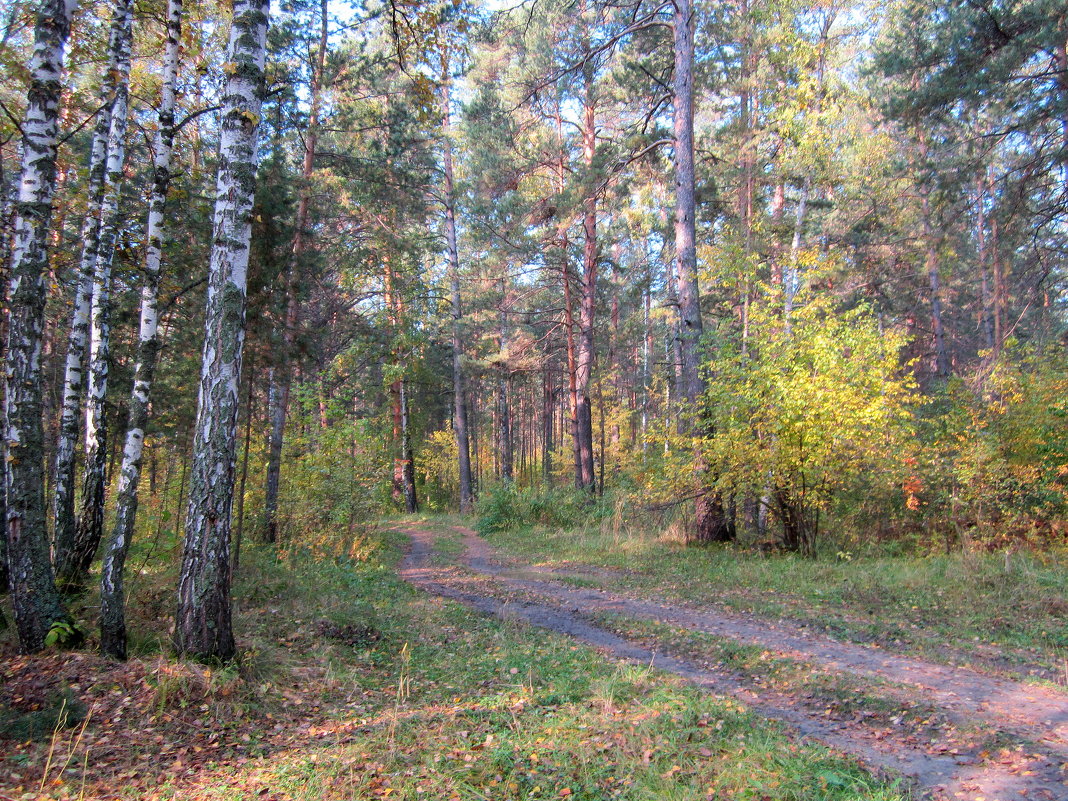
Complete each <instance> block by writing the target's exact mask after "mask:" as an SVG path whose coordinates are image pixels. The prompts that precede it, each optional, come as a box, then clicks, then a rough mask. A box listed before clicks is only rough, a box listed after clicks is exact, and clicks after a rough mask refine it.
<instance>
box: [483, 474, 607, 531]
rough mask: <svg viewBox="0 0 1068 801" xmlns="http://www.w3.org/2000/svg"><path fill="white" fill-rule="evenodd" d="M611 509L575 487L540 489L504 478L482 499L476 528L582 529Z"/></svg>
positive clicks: (508, 529) (499, 529) (601, 500)
mask: <svg viewBox="0 0 1068 801" xmlns="http://www.w3.org/2000/svg"><path fill="white" fill-rule="evenodd" d="M609 511H610V508H609V505H608V504H606V503H605V502H604V499H602V498H597V497H595V496H593V495H591V494H590V493H588V492H582V491H580V490H577V489H574V488H555V489H549V490H544V489H542V490H539V489H537V488H532V487H530V488H520V487H519V486H517V485H516V484H515V483H513V482H510V481H502V482H500V483H498V484H496V485H494V486H492V487H490V488H489V489H488V490H487V491H486V492H484V493H483V494H482V497H481V498H480V499H479V502H478V522H477V523H476V528H477V530H478V532H479V533H480V534H483V535H487V534H494V533H496V532H498V531H510V530H513V529H517V528H521V527H522V526H528V525H542V526H548V527H550V528H561V529H573V528H581V527H582V526H583V525H587V524H589V523H592V522H595V521H597V520H599V519H600V518H601V517H603V516H604V515H606V514H608V513H609Z"/></svg>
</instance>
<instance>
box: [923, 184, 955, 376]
mask: <svg viewBox="0 0 1068 801" xmlns="http://www.w3.org/2000/svg"><path fill="white" fill-rule="evenodd" d="M928 195H929V191H928V189H927V188H926V187H924V188H923V189H922V190H921V198H922V207H923V208H922V211H923V237H924V243H925V246H926V253H925V258H924V268H925V269H926V270H927V281H928V285H929V286H930V288H931V332H932V334H933V336H934V356H935V363H934V367H935V375H937V376H939V377H940V378H945V377H946V376H948V375H949V353H948V352H947V351H946V334H945V329H944V327H943V325H942V289H941V285H940V280H941V279H940V276H939V270H938V240H937V239H936V237H935V232H934V226H933V225H932V224H931V201H930V198H929V197H928Z"/></svg>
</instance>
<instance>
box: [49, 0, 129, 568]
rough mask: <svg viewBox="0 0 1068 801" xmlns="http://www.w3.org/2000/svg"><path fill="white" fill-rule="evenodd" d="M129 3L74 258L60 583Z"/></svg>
mask: <svg viewBox="0 0 1068 801" xmlns="http://www.w3.org/2000/svg"><path fill="white" fill-rule="evenodd" d="M129 8H130V3H129V0H119V2H118V3H117V4H116V6H115V9H114V12H113V17H112V21H111V31H110V34H109V37H108V65H107V69H106V70H105V72H104V76H103V80H102V82H101V86H100V113H99V114H98V115H97V120H96V125H95V126H94V128H93V140H92V146H91V148H90V151H89V176H88V187H87V196H88V202H87V204H86V210H85V219H84V220H83V221H82V228H81V242H82V252H81V257H80V258H79V260H78V273H77V278H78V286H77V289H76V290H75V296H74V308H73V311H72V317H71V323H70V329H69V331H68V335H67V357H66V363H65V366H64V371H63V401H62V406H61V412H60V419H59V434H58V437H57V441H56V455H55V471H54V473H53V475H54V482H55V495H54V498H53V506H52V520H53V527H52V537H53V549H52V561H53V564H54V565H55V568H56V573H57V575H58V576H59V577H60V579H61V580H62V579H63V578H64V577H67V576H74V575H76V574H77V572H78V571H77V568H76V567H75V565H74V562H75V561H76V560H75V556H74V549H75V546H74V542H75V537H76V535H77V524H78V521H77V517H76V516H75V514H74V468H75V453H76V452H77V448H78V435H79V433H80V426H79V418H80V416H81V415H80V413H81V406H82V392H83V390H84V388H85V386H84V381H85V357H86V347H87V345H88V343H89V316H90V312H91V309H92V301H93V275H94V271H95V269H96V263H97V256H98V254H99V252H100V220H101V209H102V207H103V203H104V191H105V177H106V175H107V170H108V165H107V162H108V136H109V133H110V131H111V120H112V107H113V104H114V101H115V99H116V93H115V89H116V86H117V83H118V79H119V72H120V57H121V56H120V53H121V42H122V39H123V38H124V31H123V28H124V26H125V24H126V23H127V22H128V21H129V19H130V15H129Z"/></svg>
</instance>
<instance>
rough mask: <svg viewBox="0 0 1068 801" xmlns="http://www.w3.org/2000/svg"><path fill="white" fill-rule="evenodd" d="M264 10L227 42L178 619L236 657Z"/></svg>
mask: <svg viewBox="0 0 1068 801" xmlns="http://www.w3.org/2000/svg"><path fill="white" fill-rule="evenodd" d="M267 14H268V2H267V0H235V2H234V10H233V25H232V27H231V31H230V41H229V44H228V47H227V58H226V64H227V65H228V67H229V69H227V71H226V72H227V75H228V78H227V81H226V87H225V90H224V93H223V110H222V126H221V132H220V142H219V170H218V176H217V178H216V194H215V219H214V235H213V237H212V242H213V243H214V244H213V246H212V249H211V264H210V267H209V282H208V296H207V304H206V308H205V314H204V323H205V330H204V352H203V361H202V364H201V372H200V393H199V397H198V400H197V422H196V428H195V431H194V443H193V468H192V471H191V473H192V475H191V477H190V487H189V506H188V513H187V516H186V525H185V547H184V550H183V554H182V568H181V574H180V577H179V587H178V610H177V612H176V614H175V618H174V619H175V626H174V646H175V649H176V650H177V652H178V653H179V654H187V655H190V656H195V657H198V658H201V659H218V660H229V659H231V658H232V657H233V656H234V636H233V629H232V623H231V615H230V510H231V506H232V504H233V498H234V468H235V461H236V459H235V457H236V451H237V413H238V407H239V405H240V402H239V398H238V384H239V381H240V377H241V355H242V349H243V346H244V339H245V293H246V287H247V283H248V256H249V238H250V235H251V230H252V204H253V199H254V195H255V191H256V164H257V139H258V133H259V122H260V109H261V103H262V95H263V78H264V69H263V67H264V51H265V47H264V43H265V40H266V36H267Z"/></svg>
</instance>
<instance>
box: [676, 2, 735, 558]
mask: <svg viewBox="0 0 1068 801" xmlns="http://www.w3.org/2000/svg"><path fill="white" fill-rule="evenodd" d="M674 12H675V13H674V25H673V28H674V37H675V75H674V79H673V90H674V106H675V108H674V114H673V122H674V132H675V153H674V159H675V268H676V276H675V280H676V282H677V286H678V294H679V297H678V301H679V305H678V311H679V334H678V341H679V355H680V357H681V372H682V390H683V393H684V398H685V400H686V402H687V403H688V404H689V405H690V406H691V408H692V407H694V406H696V404H697V403H699V401H700V399H701V395H702V394H703V392H704V380H703V378H702V376H701V357H700V346H701V336H702V334H703V333H704V326H703V324H702V321H701V296H700V291H699V287H698V282H697V245H696V228H695V222H694V219H695V214H696V200H695V194H696V192H695V174H694V144H693V54H694V45H693V32H694V13H693V4H692V1H691V0H676V2H675V4H674ZM694 472H695V473H696V474H698V475H701V474H707V464H706V462H705V459H704V455H703V453H702V451H701V447H700V445H699V444H698V445H697V446H696V448H695V454H694ZM695 507H696V508H695V521H694V525H695V530H694V539H695V540H696V541H697V542H702V543H705V542H723V541H728V540H731V539H733V538H734V527H733V525H731V523H730V520H729V519H728V517H727V514H726V512H725V510H724V508H723V502H722V499H721V498H720V496H719V493H718V492H717V491H716V490H714V489H712V488H711V487H707V486H706V487H705V488H704V489H703V491H702V492H701V493H700V494H699V495H698V497H697V500H696V503H695Z"/></svg>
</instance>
